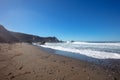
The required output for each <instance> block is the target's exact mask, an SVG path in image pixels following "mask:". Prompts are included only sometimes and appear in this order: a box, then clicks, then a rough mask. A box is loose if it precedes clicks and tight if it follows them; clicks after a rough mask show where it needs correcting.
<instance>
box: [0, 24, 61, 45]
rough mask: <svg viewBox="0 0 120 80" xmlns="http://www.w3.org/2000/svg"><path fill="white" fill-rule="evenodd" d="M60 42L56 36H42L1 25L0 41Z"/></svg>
mask: <svg viewBox="0 0 120 80" xmlns="http://www.w3.org/2000/svg"><path fill="white" fill-rule="evenodd" d="M43 41H44V42H59V40H58V39H57V38H56V37H40V36H36V35H31V34H25V33H19V32H12V31H9V30H7V29H5V27H4V26H2V25H0V43H14V42H28V43H31V42H43Z"/></svg>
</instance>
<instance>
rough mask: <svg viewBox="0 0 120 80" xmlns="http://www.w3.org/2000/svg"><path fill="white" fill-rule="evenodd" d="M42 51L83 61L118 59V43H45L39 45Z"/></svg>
mask: <svg viewBox="0 0 120 80" xmlns="http://www.w3.org/2000/svg"><path fill="white" fill-rule="evenodd" d="M33 45H37V46H40V47H42V48H43V49H44V50H46V51H48V52H50V53H55V54H59V55H62V56H67V57H72V58H76V59H81V60H85V61H90V62H91V61H92V62H97V61H98V60H99V62H100V61H103V60H104V62H105V60H111V59H112V60H113V59H114V60H119V59H120V42H69V41H66V42H63V43H45V45H39V44H37V43H33Z"/></svg>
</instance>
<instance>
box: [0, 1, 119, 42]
mask: <svg viewBox="0 0 120 80" xmlns="http://www.w3.org/2000/svg"><path fill="white" fill-rule="evenodd" d="M0 24H2V25H4V26H5V27H6V28H7V29H9V30H12V31H17V32H24V33H28V34H34V35H39V36H56V37H58V38H59V39H62V40H77V41H79V40H80V41H120V1H119V0H0Z"/></svg>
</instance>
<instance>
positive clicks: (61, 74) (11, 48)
mask: <svg viewBox="0 0 120 80" xmlns="http://www.w3.org/2000/svg"><path fill="white" fill-rule="evenodd" d="M0 80H120V77H119V76H118V75H117V74H115V73H113V72H112V71H110V70H109V69H104V68H103V67H101V66H99V65H96V64H92V63H88V62H85V61H80V60H77V59H72V58H68V57H64V56H60V55H56V54H50V53H47V52H44V51H42V50H40V48H38V47H36V46H33V45H31V44H28V43H16V44H0Z"/></svg>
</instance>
